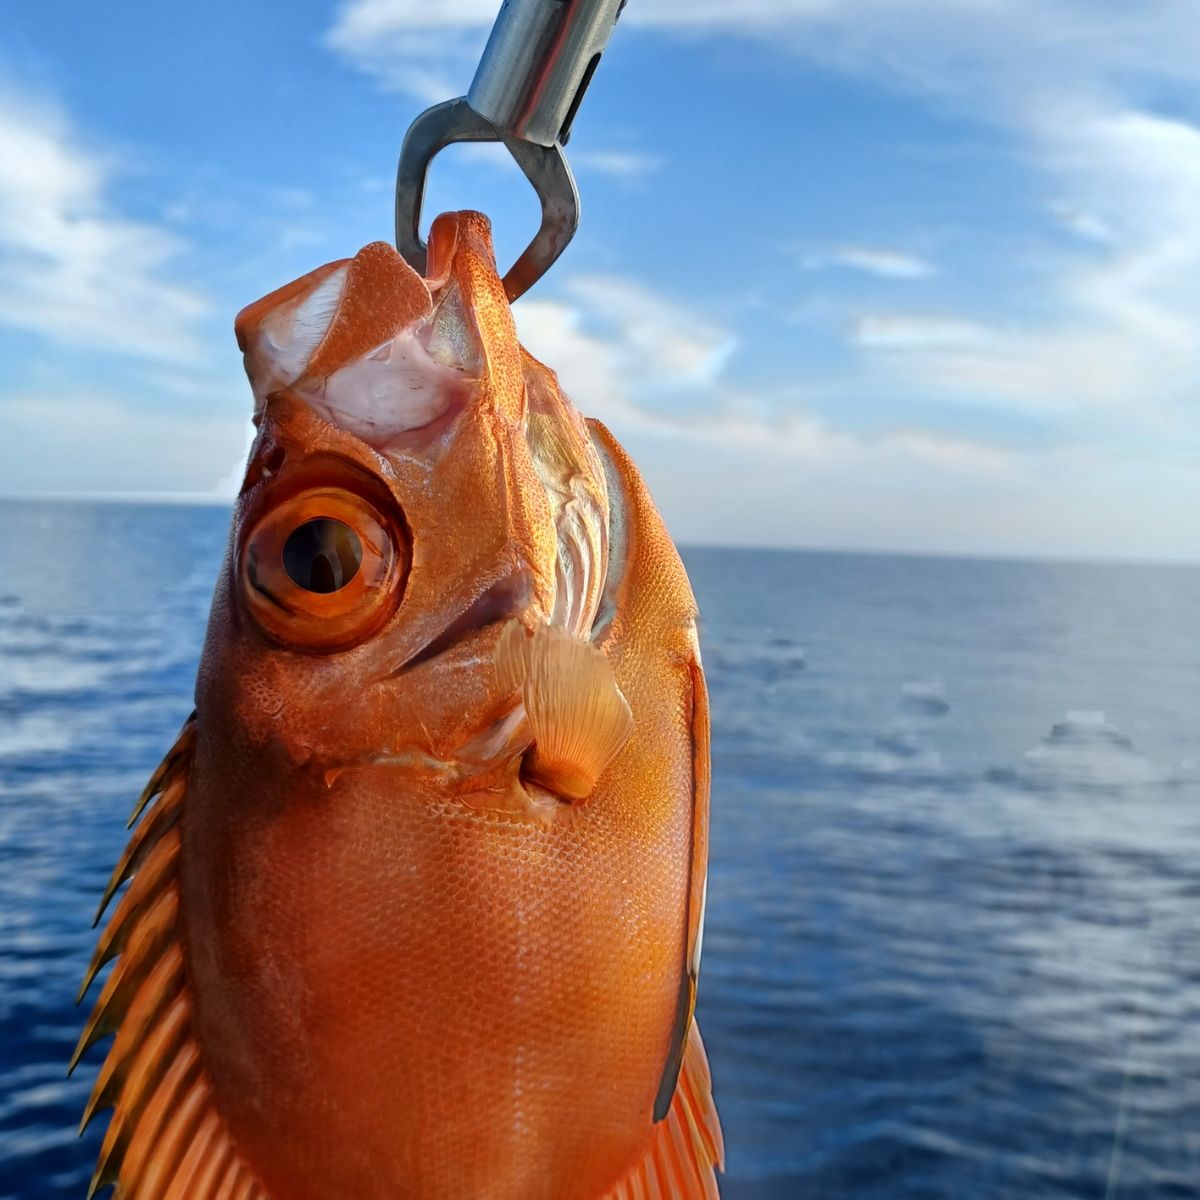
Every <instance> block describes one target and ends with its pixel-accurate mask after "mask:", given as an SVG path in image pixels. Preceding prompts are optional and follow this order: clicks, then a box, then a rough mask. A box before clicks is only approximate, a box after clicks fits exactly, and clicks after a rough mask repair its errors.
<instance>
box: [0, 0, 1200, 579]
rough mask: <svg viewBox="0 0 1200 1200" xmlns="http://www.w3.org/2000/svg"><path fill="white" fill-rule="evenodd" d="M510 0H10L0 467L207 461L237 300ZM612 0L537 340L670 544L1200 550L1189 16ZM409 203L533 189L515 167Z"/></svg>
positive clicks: (392, 145)
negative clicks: (65, 2) (499, 0)
mask: <svg viewBox="0 0 1200 1200" xmlns="http://www.w3.org/2000/svg"><path fill="white" fill-rule="evenodd" d="M495 7H496V5H495V0H344V2H342V3H315V2H308V3H305V2H297V3H289V4H284V3H282V2H279V0H258V2H256V3H254V4H252V5H247V4H243V3H239V4H236V5H235V4H234V3H232V2H230V0H215V2H214V0H208V2H206V3H205V4H203V5H201V4H194V3H188V2H187V0H183V2H181V3H179V4H177V5H172V6H163V5H161V4H158V3H150V2H148V0H126V2H125V3H123V4H122V5H120V6H118V7H116V8H114V7H112V6H101V5H73V6H70V8H71V12H70V17H69V19H68V18H67V17H66V16H65V15H64V9H63V7H62V6H57V5H44V4H35V3H33V2H32V0H10V2H9V3H8V4H6V5H5V6H4V7H3V10H0V490H3V491H5V492H55V493H60V492H64V491H82V492H97V491H104V492H108V491H115V492H150V493H161V492H178V493H189V494H194V493H209V494H211V493H219V492H221V491H225V492H228V490H229V488H230V487H231V484H232V481H233V480H234V478H235V477H236V474H237V469H238V463H239V459H240V457H241V456H242V455H243V453H244V449H245V445H246V436H247V435H246V429H247V420H248V415H249V411H250V397H249V389H248V388H247V387H246V385H245V383H244V379H243V378H242V375H241V364H240V358H239V355H238V353H237V350H236V347H235V345H234V342H233V338H232V334H231V332H230V328H231V322H232V317H233V314H234V313H235V312H236V311H237V310H238V309H239V308H240V307H241V306H242V305H243V304H245V303H247V302H249V301H251V300H253V299H256V298H257V297H258V296H260V295H262V294H263V293H265V292H266V291H268V290H270V289H271V288H273V287H275V286H277V285H278V284H280V283H282V282H285V281H286V280H288V279H291V278H293V277H294V276H296V275H299V274H301V273H303V272H304V271H307V270H309V269H311V268H312V267H314V266H316V265H318V264H320V263H322V262H325V261H328V260H330V259H333V258H338V257H343V256H345V255H349V254H352V253H353V252H354V251H355V250H356V249H357V248H358V247H359V246H360V245H361V244H363V243H364V242H367V241H370V240H373V239H376V238H381V237H382V238H387V237H389V236H390V233H391V211H390V210H391V188H392V177H393V173H394V167H395V158H396V154H397V151H398V149H399V145H400V140H401V138H402V136H403V132H404V129H405V128H406V126H407V124H408V122H409V120H410V119H411V118H412V116H414V115H415V114H416V112H417V111H418V110H419V109H420V108H422V107H424V106H425V105H426V104H428V103H431V102H433V101H435V100H439V99H444V98H448V97H449V96H451V95H455V94H459V93H460V92H462V91H464V90H465V88H466V86H467V84H468V83H469V81H470V78H471V74H472V72H473V68H474V63H475V61H476V59H477V57H478V54H479V50H480V49H481V47H482V44H483V41H484V40H485V39H486V35H487V30H488V28H489V27H490V24H491V21H492V18H493V16H494V12H495ZM1188 7H1190V6H1185V5H1179V4H1178V3H1175V2H1174V0H1144V2H1143V3H1139V4H1138V5H1129V4H1126V3H1117V2H1116V0H1089V2H1088V3H1076V2H1070V0H772V2H768V0H746V2H745V3H742V4H736V5H735V4H727V3H717V2H716V0H629V4H628V6H627V9H626V13H625V15H624V16H623V17H622V20H621V25H620V27H619V29H618V30H617V33H616V34H615V36H614V38H613V41H612V43H611V45H610V49H609V53H608V54H607V55H606V57H605V60H604V63H603V65H602V67H601V70H600V72H599V74H598V76H597V78H596V81H595V83H594V84H593V86H592V88H591V90H590V91H589V93H588V96H587V100H586V103H585V105H584V107H583V110H582V112H581V115H580V117H579V118H578V120H577V122H576V126H575V133H574V136H573V138H572V142H571V147H570V156H571V159H572V161H573V163H574V165H575V168H576V173H577V175H578V178H579V182H580V188H581V191H582V195H583V204H584V219H583V225H582V229H581V232H580V234H579V235H578V237H577V238H576V241H575V242H574V243H573V244H572V246H571V247H570V249H569V251H568V252H567V255H566V256H565V257H564V259H563V260H561V261H560V263H559V264H558V266H557V267H556V268H555V270H554V271H553V272H552V274H551V275H550V276H549V277H547V279H545V280H544V281H543V282H542V283H541V284H540V285H539V286H538V287H537V288H536V289H535V290H534V291H533V292H531V293H530V294H529V295H528V296H527V297H526V298H524V299H523V300H521V301H520V302H519V304H518V305H517V306H516V310H517V315H518V322H519V324H520V326H521V329H522V333H523V336H524V338H525V340H526V342H527V344H528V345H529V346H530V348H531V349H532V350H533V351H534V353H536V354H539V356H541V357H543V358H545V359H546V360H547V361H548V362H549V363H550V365H552V366H554V367H555V368H556V369H557V370H558V371H559V374H560V377H561V378H562V381H563V383H564V385H565V386H566V388H567V390H568V391H569V392H570V393H571V394H572V396H573V397H574V398H575V400H576V401H577V403H578V404H579V406H580V407H581V408H582V409H583V410H584V411H585V412H588V413H592V414H595V415H598V416H600V417H602V418H603V419H605V420H606V421H608V422H609V423H610V425H611V426H612V427H613V428H614V430H615V431H616V432H617V434H618V436H619V437H621V438H622V439H623V440H624V441H625V442H626V444H627V445H628V446H629V448H630V449H631V451H632V452H633V453H634V455H635V457H636V458H637V460H638V461H639V463H640V464H641V466H642V468H643V471H644V472H645V474H646V475H647V478H648V479H649V481H650V484H651V487H652V489H653V491H654V493H655V495H656V497H657V498H658V500H659V503H660V506H661V507H662V509H663V511H664V513H665V515H666V517H667V519H668V522H669V524H670V525H671V528H672V530H673V531H674V532H675V534H676V536H677V537H678V538H679V539H680V540H683V541H690V542H734V543H754V544H770V545H799V546H821V547H845V548H873V549H899V550H928V551H936V552H968V553H976V554H1031V555H1039V556H1040V555H1051V556H1071V557H1077V556H1082V557H1119V558H1123V557H1132V558H1155V559H1158V558H1166V559H1188V560H1197V559H1200V422H1198V421H1197V409H1196V405H1197V391H1198V387H1197V385H1198V384H1200V355H1198V350H1200V340H1198V338H1197V329H1198V328H1200V74H1197V72H1196V69H1195V64H1196V63H1197V62H1200V22H1196V21H1195V20H1193V19H1192V18H1191V16H1190V15H1189V14H1188V13H1187V12H1186V11H1185V9H1186V8H1188ZM430 206H431V208H442V207H461V206H471V207H479V208H482V209H484V210H485V211H486V212H488V213H489V215H490V216H491V217H492V219H493V222H494V224H495V226H496V231H497V242H498V245H499V250H500V255H501V257H502V258H504V259H511V258H512V257H513V256H514V255H515V253H516V252H517V250H518V249H519V248H520V246H521V245H523V244H524V241H525V240H527V238H528V236H529V234H530V233H531V232H532V229H533V228H534V226H535V225H536V206H535V202H534V200H533V198H532V196H531V195H530V194H529V193H528V192H527V191H526V188H525V185H524V183H523V181H522V180H521V178H520V176H519V175H518V174H517V173H516V171H515V169H514V168H511V167H509V166H508V165H507V164H505V163H504V162H503V161H502V160H500V159H498V158H497V157H496V156H495V155H488V154H487V153H481V152H480V151H479V150H478V149H474V150H468V149H463V150H459V151H453V152H450V153H448V154H447V155H446V156H445V159H444V161H440V162H439V163H438V164H437V165H436V167H435V173H434V178H433V187H432V192H431V196H430Z"/></svg>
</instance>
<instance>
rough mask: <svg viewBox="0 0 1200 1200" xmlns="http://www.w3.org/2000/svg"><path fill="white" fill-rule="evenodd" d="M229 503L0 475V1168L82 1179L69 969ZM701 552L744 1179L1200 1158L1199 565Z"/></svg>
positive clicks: (734, 1193)
mask: <svg viewBox="0 0 1200 1200" xmlns="http://www.w3.org/2000/svg"><path fill="white" fill-rule="evenodd" d="M227 519H228V516H227V513H226V512H225V511H223V510H220V509H205V508H183V507H152V506H144V505H137V506H133V505H128V506H123V505H117V504H102V505H91V504H83V503H78V504H77V503H70V504H68V503H41V502H38V503H35V502H5V503H3V504H0V1197H6V1198H7V1197H21V1198H22V1200H29V1198H40V1197H47V1198H50V1197H53V1198H59V1197H63V1198H65V1197H81V1196H82V1195H83V1189H84V1187H85V1185H86V1181H87V1179H88V1176H89V1174H90V1171H91V1165H92V1162H93V1159H94V1156H95V1152H96V1149H97V1144H98V1140H99V1133H100V1131H99V1130H95V1131H89V1133H88V1134H87V1135H86V1136H85V1137H84V1138H83V1139H82V1141H80V1140H77V1139H76V1137H75V1122H76V1120H77V1117H78V1114H79V1112H80V1110H81V1108H82V1105H83V1102H84V1099H85V1096H86V1094H87V1091H88V1089H89V1086H90V1083H91V1079H92V1077H93V1073H94V1070H95V1061H96V1060H95V1059H93V1061H92V1062H91V1063H89V1064H88V1065H87V1066H86V1067H85V1068H84V1069H82V1070H81V1071H80V1072H79V1075H78V1077H77V1078H75V1079H72V1080H69V1081H68V1080H67V1079H66V1078H65V1077H64V1067H65V1063H66V1060H67V1058H68V1056H69V1054H70V1051H71V1049H72V1047H73V1045H74V1041H75V1037H76V1033H77V1030H78V1028H79V1024H80V1020H81V1013H80V1012H79V1011H78V1010H76V1009H75V1008H74V1006H73V1003H72V1001H73V997H74V992H75V989H76V986H77V984H78V982H79V979H80V976H81V974H82V971H83V968H84V965H85V963H86V961H87V959H88V956H89V954H90V951H91V948H92V945H93V942H94V936H95V935H94V934H93V933H92V931H91V930H90V928H89V922H90V918H91V914H92V911H93V908H94V905H95V901H96V898H97V896H98V894H99V892H100V890H101V888H102V886H103V883H104V881H105V880H106V878H107V876H108V873H109V870H110V868H111V866H112V864H113V862H114V860H115V858H116V856H117V854H118V853H119V851H120V849H121V848H122V845H123V843H124V839H125V836H126V834H125V831H124V822H125V817H126V816H127V815H128V811H129V808H130V804H131V801H132V799H133V797H134V796H135V795H136V793H137V792H138V790H139V789H140V788H141V786H142V783H143V782H144V780H145V778H146V776H147V774H148V772H149V771H150V770H151V769H152V767H153V766H154V765H155V764H156V763H157V762H158V760H159V758H160V757H161V755H162V753H163V751H164V749H165V748H166V747H167V746H168V745H169V743H170V741H171V739H172V738H173V736H174V734H175V732H176V730H177V729H178V726H179V724H180V722H181V721H182V720H183V719H184V717H185V716H186V715H187V713H188V711H189V709H190V699H189V698H190V695H191V689H192V677H193V673H194V671H195V664H196V657H197V654H198V652H199V648H200V640H201V637H202V633H203V628H204V622H205V619H206V616H207V611H208V605H209V597H210V592H211V587H212V580H213V578H214V575H215V572H216V570H217V566H218V563H219V560H220V556H221V553H222V549H223V544H224V538H225V530H226V522H227ZM685 557H686V559H687V563H688V568H689V570H690V572H691V574H692V579H693V582H694V585H695V588H696V592H697V594H698V596H699V599H700V603H701V606H702V609H703V611H704V627H703V641H704V652H705V661H706V665H707V669H708V678H709V685H710V688H711V690H712V698H713V725H714V731H715V735H714V760H715V788H714V817H713V836H712V865H711V876H710V887H709V910H708V933H707V937H706V941H705V964H704V975H703V979H702V981H701V1001H700V1019H701V1023H702V1027H703V1029H704V1032H705V1036H706V1040H707V1043H708V1047H709V1053H710V1057H711V1059H712V1065H713V1072H714V1075H715V1078H716V1088H717V1098H718V1101H719V1104H720V1108H721V1113H722V1116H723V1119H724V1123H725V1130H726V1135H727V1139H728V1144H729V1169H728V1174H727V1176H726V1179H725V1183H724V1187H723V1191H724V1194H725V1196H727V1197H728V1198H729V1200H751V1198H753V1200H760V1198H761V1200H776V1198H784V1197H786V1198H789V1200H790V1198H793V1197H795V1198H801V1197H803V1198H811V1200H818V1198H819V1200H824V1198H828V1200H846V1198H856V1200H868V1198H870V1200H902V1198H905V1197H912V1198H917V1197H920V1198H927V1197H929V1198H943V1197H944V1198H946V1200H986V1198H988V1197H1020V1198H1026V1200H1034V1198H1038V1197H1092V1198H1095V1200H1113V1198H1115V1197H1117V1196H1123V1197H1130V1198H1136V1200H1165V1198H1167V1197H1190V1196H1200V570H1193V569H1185V568H1168V567H1161V568H1158V567H1116V566H1086V565H1072V566H1067V565H1054V564H1022V563H989V562H970V561H953V560H945V559H942V560H939V559H920V558H899V557H895V558H891V557H876V556H859V555H836V554H774V553H758V552H748V551H747V552H742V551H722V550H695V551H691V552H688V553H687V554H686V555H685ZM101 1124H102V1123H101Z"/></svg>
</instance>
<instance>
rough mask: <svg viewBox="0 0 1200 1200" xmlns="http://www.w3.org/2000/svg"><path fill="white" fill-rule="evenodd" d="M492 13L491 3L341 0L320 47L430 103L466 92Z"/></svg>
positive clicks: (472, 0) (494, 9)
mask: <svg viewBox="0 0 1200 1200" xmlns="http://www.w3.org/2000/svg"><path fill="white" fill-rule="evenodd" d="M497 11H498V8H497V6H496V4H494V3H493V2H492V0H436V2H435V3H431V2H429V0H347V2H346V3H343V5H342V6H341V8H340V9H339V11H338V15H337V19H336V20H335V22H334V24H333V27H332V28H331V29H330V30H329V32H328V33H327V34H326V35H325V44H326V46H328V47H329V48H330V49H331V50H333V51H334V52H335V53H336V54H338V55H339V56H340V57H342V58H343V59H345V60H346V61H347V62H349V63H350V64H351V65H353V66H355V67H357V68H358V69H360V70H362V71H365V72H366V73H367V74H369V75H372V76H374V77H375V78H376V79H377V80H378V81H379V82H380V83H381V84H382V85H383V86H384V87H387V88H391V89H395V90H398V91H404V92H408V93H409V94H410V95H414V96H418V97H420V98H421V99H422V100H424V101H426V102H427V103H430V104H434V103H438V102H439V101H442V100H448V99H450V98H451V97H452V96H461V95H462V94H463V93H464V92H465V91H466V90H467V87H468V85H469V84H470V82H471V76H472V75H473V73H474V67H475V63H476V62H477V61H478V59H479V55H480V54H481V52H482V51H483V47H484V45H485V43H486V40H487V31H488V29H489V28H490V27H491V25H492V23H493V22H494V21H495V19H496V13H497Z"/></svg>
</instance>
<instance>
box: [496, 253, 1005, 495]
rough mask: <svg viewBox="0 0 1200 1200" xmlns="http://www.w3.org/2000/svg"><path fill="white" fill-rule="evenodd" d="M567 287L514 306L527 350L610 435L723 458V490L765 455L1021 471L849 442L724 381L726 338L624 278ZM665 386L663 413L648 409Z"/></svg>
mask: <svg viewBox="0 0 1200 1200" xmlns="http://www.w3.org/2000/svg"><path fill="white" fill-rule="evenodd" d="M565 291H566V294H567V296H568V297H569V299H568V300H548V299H544V298H541V297H528V298H526V299H524V300H523V301H522V302H521V304H519V305H518V306H517V307H516V309H515V310H514V312H515V315H516V317H517V324H518V328H519V330H520V334H521V339H522V341H523V343H524V344H525V345H526V346H527V347H528V348H529V350H530V352H531V353H532V354H534V355H535V356H537V357H538V358H540V359H542V360H543V361H545V362H547V363H549V364H550V365H552V366H553V367H554V368H555V370H556V371H557V372H558V375H559V379H560V382H561V383H562V386H563V388H564V390H565V391H566V392H567V393H568V394H569V395H570V396H571V398H572V399H573V400H574V401H575V403H576V405H577V406H578V407H579V408H580V410H581V411H583V412H584V413H586V414H587V415H589V416H596V417H598V418H599V419H600V420H602V421H604V422H605V423H606V424H608V425H610V426H611V427H612V428H613V430H614V431H615V432H616V433H617V435H618V436H621V437H633V438H638V439H644V440H648V443H649V444H651V445H654V444H657V445H659V446H661V445H669V446H675V447H678V446H679V444H681V443H682V444H684V445H690V446H692V447H697V446H702V447H707V448H708V449H709V451H712V450H718V451H720V452H721V453H723V454H724V455H725V456H726V461H725V463H724V466H723V468H722V480H723V486H727V487H732V488H733V489H734V490H736V489H737V488H738V487H740V486H741V484H742V483H743V482H745V481H746V480H747V479H749V478H750V477H751V476H753V475H755V474H757V473H759V472H760V471H761V470H762V469H763V465H764V460H766V461H769V462H775V463H780V462H785V463H794V462H797V461H803V462H804V463H805V464H806V465H814V464H820V465H821V469H822V470H825V469H829V468H831V467H832V466H834V465H837V467H838V469H840V470H844V471H847V472H850V471H856V470H859V469H867V468H870V469H873V470H874V469H878V468H879V467H880V466H881V465H888V464H890V467H891V468H897V467H902V466H903V465H904V464H916V463H919V464H922V465H923V467H924V468H926V469H928V468H933V469H934V470H937V471H939V472H943V473H951V474H958V475H962V474H968V475H970V476H972V477H973V478H979V477H980V476H988V477H993V478H1013V477H1015V476H1017V475H1019V474H1020V473H1021V470H1022V468H1021V465H1020V463H1018V462H1017V460H1016V459H1015V458H1014V457H1013V456H1012V455H1011V454H1009V453H1008V452H1007V451H1005V450H1003V449H999V448H996V447H992V446H988V445H986V444H983V443H979V442H972V441H970V440H968V439H965V438H963V439H960V438H948V437H943V436H939V435H935V434H931V433H927V432H922V431H918V430H909V429H903V428H901V429H896V430H893V431H891V432H888V433H884V434H878V435H874V436H871V437H856V436H852V435H850V434H848V433H845V432H842V431H839V430H837V429H834V428H832V427H831V426H829V425H827V424H826V423H824V422H822V421H820V420H818V419H816V418H815V417H813V416H811V415H810V414H808V413H806V412H804V411H803V410H802V409H798V408H797V406H796V403H795V398H794V397H792V396H783V395H777V396H763V395H761V394H755V395H750V394H748V393H747V392H746V391H745V390H744V389H741V388H739V387H738V385H737V383H736V381H735V380H732V379H730V378H728V377H727V364H728V360H729V357H730V355H731V354H732V352H733V350H734V349H735V347H736V342H735V340H734V339H733V338H732V337H731V336H730V334H729V333H728V331H726V330H724V329H723V328H721V327H720V326H719V325H717V324H715V323H714V322H713V321H711V320H710V319H708V318H706V317H704V316H702V315H701V314H698V313H696V312H694V311H693V310H691V309H689V308H688V307H687V306H685V305H681V304H678V303H676V302H674V301H671V300H669V299H668V298H666V297H664V296H662V295H659V294H657V293H655V292H653V291H651V290H650V289H648V288H646V287H644V286H642V285H641V284H638V283H635V282H633V281H632V280H628V279H624V278H620V277H612V276H605V277H596V276H591V277H584V278H580V279H575V280H569V281H568V282H567V284H566V286H565ZM664 391H669V392H671V393H672V399H673V401H674V402H673V403H672V404H670V405H669V406H665V405H660V404H658V403H656V399H657V398H658V397H659V396H660V395H661V393H663V392H664Z"/></svg>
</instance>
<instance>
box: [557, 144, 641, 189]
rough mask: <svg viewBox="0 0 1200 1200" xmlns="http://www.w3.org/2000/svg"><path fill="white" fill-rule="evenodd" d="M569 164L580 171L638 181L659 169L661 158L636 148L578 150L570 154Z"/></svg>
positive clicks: (630, 181) (633, 181)
mask: <svg viewBox="0 0 1200 1200" xmlns="http://www.w3.org/2000/svg"><path fill="white" fill-rule="evenodd" d="M571 165H572V166H573V167H575V168H576V169H577V170H580V171H591V172H593V173H595V174H597V175H608V176H610V177H612V178H613V179H618V180H622V181H624V182H626V183H639V182H641V181H642V180H644V179H645V178H646V176H647V175H653V174H654V172H655V171H657V170H659V169H660V168H661V167H662V165H663V160H662V158H661V157H660V156H659V155H657V154H646V153H644V152H642V151H638V150H578V151H576V152H575V153H573V154H572V155H571Z"/></svg>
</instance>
